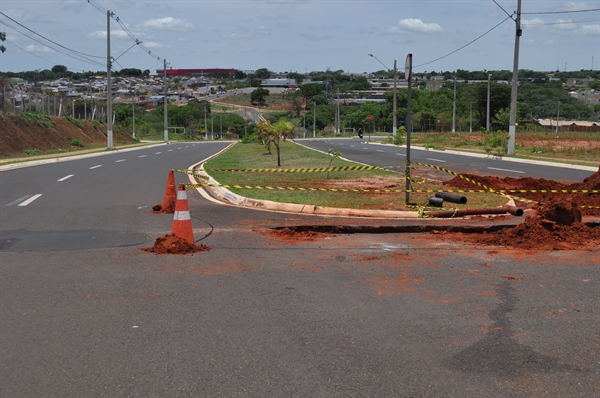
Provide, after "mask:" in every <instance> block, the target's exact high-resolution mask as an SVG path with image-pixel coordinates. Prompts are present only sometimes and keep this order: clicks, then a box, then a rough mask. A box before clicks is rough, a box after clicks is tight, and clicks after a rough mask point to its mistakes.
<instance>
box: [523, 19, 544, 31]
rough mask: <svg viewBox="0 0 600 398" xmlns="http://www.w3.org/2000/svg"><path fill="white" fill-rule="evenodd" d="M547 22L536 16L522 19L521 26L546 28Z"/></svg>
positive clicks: (532, 28) (525, 27)
mask: <svg viewBox="0 0 600 398" xmlns="http://www.w3.org/2000/svg"><path fill="white" fill-rule="evenodd" d="M544 24H545V22H544V21H543V20H542V19H540V18H538V17H536V18H533V19H522V20H521V26H522V27H523V29H527V30H546V26H545V25H544Z"/></svg>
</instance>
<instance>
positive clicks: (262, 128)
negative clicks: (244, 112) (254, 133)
mask: <svg viewBox="0 0 600 398" xmlns="http://www.w3.org/2000/svg"><path fill="white" fill-rule="evenodd" d="M257 127H258V138H259V139H260V140H261V141H262V143H263V145H264V146H265V147H266V148H267V149H268V150H269V154H270V153H271V144H273V145H275V148H277V167H281V150H280V142H281V141H280V140H281V139H283V140H284V141H285V140H286V139H287V138H294V123H292V122H290V121H287V120H280V121H278V122H277V123H275V124H274V125H270V124H268V123H267V122H260V123H258V124H257Z"/></svg>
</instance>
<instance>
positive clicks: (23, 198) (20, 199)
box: [6, 195, 33, 206]
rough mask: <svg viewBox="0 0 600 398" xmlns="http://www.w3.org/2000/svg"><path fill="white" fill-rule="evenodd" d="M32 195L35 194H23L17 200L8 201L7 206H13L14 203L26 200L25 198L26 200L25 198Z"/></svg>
mask: <svg viewBox="0 0 600 398" xmlns="http://www.w3.org/2000/svg"><path fill="white" fill-rule="evenodd" d="M32 196H33V195H25V196H23V197H22V198H19V199H17V200H13V201H12V202H10V203H8V204H7V205H6V206H12V205H14V204H17V203H19V202H22V201H24V200H25V199H27V198H31V197H32Z"/></svg>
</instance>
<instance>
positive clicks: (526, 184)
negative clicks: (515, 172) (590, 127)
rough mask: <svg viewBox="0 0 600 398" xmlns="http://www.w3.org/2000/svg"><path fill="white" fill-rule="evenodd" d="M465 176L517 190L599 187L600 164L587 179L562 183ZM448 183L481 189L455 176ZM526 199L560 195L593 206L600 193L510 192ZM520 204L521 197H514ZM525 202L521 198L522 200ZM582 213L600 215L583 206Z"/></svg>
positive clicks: (599, 204) (542, 199)
mask: <svg viewBox="0 0 600 398" xmlns="http://www.w3.org/2000/svg"><path fill="white" fill-rule="evenodd" d="M463 176H464V177H466V178H469V179H471V180H473V181H477V182H479V183H481V184H484V185H485V186H487V187H489V188H493V189H506V190H510V189H517V190H568V191H573V190H580V191H581V190H600V167H599V168H598V171H597V172H595V173H594V174H592V175H591V176H589V177H587V178H586V179H584V180H583V181H582V182H575V183H571V184H568V183H561V182H558V181H554V180H546V179H544V178H531V177H523V178H514V177H503V178H500V177H492V176H479V175H475V174H463ZM444 185H445V186H449V187H455V188H460V189H481V187H479V186H477V185H475V184H473V183H471V182H469V181H467V180H465V179H463V178H460V177H455V178H453V179H451V180H449V181H446V182H445V183H444ZM510 195H514V196H517V197H521V198H524V199H529V200H533V201H536V202H540V203H546V202H548V201H550V200H551V199H553V198H561V200H565V201H569V202H573V203H575V204H576V206H593V207H600V194H599V193H573V194H566V193H540V192H527V193H514V194H512V193H511V194H510ZM515 202H516V203H517V204H519V202H520V201H519V200H517V199H515ZM521 202H522V201H521ZM581 211H582V213H583V214H585V215H600V209H593V208H582V209H581Z"/></svg>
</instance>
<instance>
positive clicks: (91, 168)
mask: <svg viewBox="0 0 600 398" xmlns="http://www.w3.org/2000/svg"><path fill="white" fill-rule="evenodd" d="M98 167H102V165H101V164H99V165H97V166H92V167H90V170H93V169H97V168H98Z"/></svg>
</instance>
